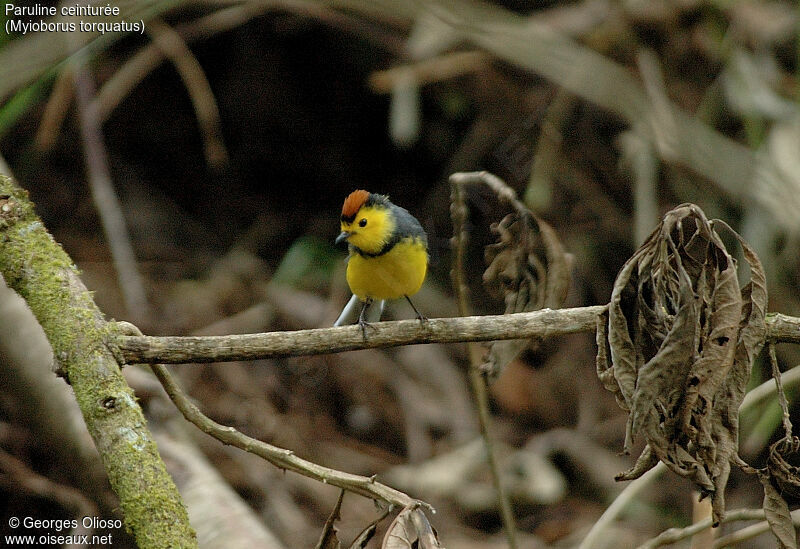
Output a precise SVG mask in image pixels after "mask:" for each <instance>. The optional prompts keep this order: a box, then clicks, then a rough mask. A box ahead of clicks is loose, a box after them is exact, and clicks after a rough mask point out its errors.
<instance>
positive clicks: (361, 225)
mask: <svg viewBox="0 0 800 549" xmlns="http://www.w3.org/2000/svg"><path fill="white" fill-rule="evenodd" d="M358 226H359V227H366V226H367V220H366V218H365V219H362V220H361V221H359V222H358Z"/></svg>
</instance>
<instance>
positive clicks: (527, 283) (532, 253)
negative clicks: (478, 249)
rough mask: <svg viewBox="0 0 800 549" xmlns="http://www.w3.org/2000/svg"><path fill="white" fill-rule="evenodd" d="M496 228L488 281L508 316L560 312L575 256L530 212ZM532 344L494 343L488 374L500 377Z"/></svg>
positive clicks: (486, 368)
mask: <svg viewBox="0 0 800 549" xmlns="http://www.w3.org/2000/svg"><path fill="white" fill-rule="evenodd" d="M491 230H492V232H493V233H494V234H496V235H497V242H496V243H495V244H490V245H489V246H486V250H485V252H484V254H485V257H486V262H487V263H488V265H489V266H488V267H487V269H486V271H485V272H484V273H483V282H484V284H485V285H486V286H487V287H488V288H489V289H490V290H495V293H497V294H499V295H501V296H502V297H503V299H504V301H505V304H506V307H505V313H506V314H510V313H520V312H527V311H535V310H538V309H543V308H546V307H547V308H551V309H557V308H559V307H561V305H562V304H563V303H564V300H565V299H566V297H567V291H568V290H569V282H570V268H571V256H570V255H569V254H567V253H566V252H565V251H564V247H563V246H562V245H561V241H560V240H559V238H558V235H557V234H556V232H555V231H554V230H553V228H552V227H550V225H548V224H547V223H545V222H544V221H542V220H540V219H538V218H536V216H534V215H533V214H532V213H531V212H530V211H527V210H525V211H522V212H521V211H518V210H517V211H514V213H510V214H508V215H507V216H506V217H504V218H503V219H502V220H501V221H500V222H499V223H493V224H492V226H491ZM530 344H531V341H530V340H508V341H496V342H494V343H492V345H491V348H490V350H489V354H488V357H487V360H486V362H485V364H484V365H483V369H484V371H486V372H487V373H489V375H492V376H496V375H497V374H499V373H500V371H502V369H503V368H504V367H505V366H506V365H507V364H508V363H509V362H511V361H512V360H513V359H514V358H516V357H517V355H519V353H521V352H522V351H523V350H524V349H526V348H527V347H528V346H529V345H530Z"/></svg>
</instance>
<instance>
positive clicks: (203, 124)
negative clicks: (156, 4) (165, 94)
mask: <svg viewBox="0 0 800 549" xmlns="http://www.w3.org/2000/svg"><path fill="white" fill-rule="evenodd" d="M147 29H148V33H149V34H150V37H151V38H152V39H153V42H155V43H156V45H157V46H158V48H159V49H160V50H161V51H162V52H163V53H164V55H166V56H167V57H168V58H169V60H170V61H171V62H172V64H173V65H174V66H175V70H177V71H178V74H180V76H181V80H183V85H184V86H186V91H187V92H188V93H189V97H190V99H191V100H192V106H193V107H194V113H195V116H196V117H197V123H198V124H199V126H200V134H201V135H202V137H203V145H204V146H203V149H204V151H205V156H206V162H208V165H209V166H211V167H214V168H219V167H220V166H223V165H225V164H226V163H227V162H228V151H227V150H226V149H225V143H224V142H223V141H222V124H221V123H220V119H219V107H217V100H216V98H215V97H214V92H213V91H212V90H211V84H209V82H208V79H207V78H206V74H205V72H204V71H203V67H202V66H200V62H199V61H198V60H197V58H196V57H195V56H194V54H193V53H192V50H190V49H189V46H187V45H186V42H184V41H183V39H182V38H181V36H180V34H178V33H177V32H176V31H175V30H174V29H173V28H172V27H170V26H169V25H167V24H166V23H164V22H163V21H161V19H159V18H157V17H154V18H153V19H151V20H150V21H148V23H147Z"/></svg>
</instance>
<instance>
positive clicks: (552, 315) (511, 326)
mask: <svg viewBox="0 0 800 549" xmlns="http://www.w3.org/2000/svg"><path fill="white" fill-rule="evenodd" d="M604 309H605V306H604V305H595V306H591V307H578V308H574V309H558V310H551V309H542V310H540V311H534V312H530V313H517V314H511V315H492V316H467V317H458V318H432V319H429V320H428V321H426V322H425V323H424V324H423V325H420V322H419V321H418V320H416V319H413V320H400V321H397V322H376V323H374V324H372V326H373V327H374V328H375V329H374V330H370V331H369V338H368V339H366V340H365V339H364V336H363V334H362V332H361V328H360V327H359V326H356V325H353V326H341V327H338V328H318V329H314V330H297V331H288V332H266V333H261V334H242V335H227V336H186V337H179V336H159V337H156V336H125V335H119V336H118V337H117V338H116V345H117V346H118V347H119V350H120V352H121V353H122V356H123V357H124V359H125V362H126V363H128V364H137V363H147V364H155V363H162V364H185V363H189V362H228V361H235V360H260V359H263V358H278V357H287V356H307V355H322V354H329V353H341V352H343V351H354V350H360V349H376V348H383V347H399V346H401V345H415V344H420V343H459V342H464V341H494V340H502V339H524V338H530V337H537V338H542V339H547V338H550V337H554V336H560V335H565V334H573V333H576V332H589V331H591V330H594V326H595V318H596V317H597V315H598V314H600V313H601V312H602V311H603V310H604ZM796 337H798V338H800V333H798V334H797V336H796Z"/></svg>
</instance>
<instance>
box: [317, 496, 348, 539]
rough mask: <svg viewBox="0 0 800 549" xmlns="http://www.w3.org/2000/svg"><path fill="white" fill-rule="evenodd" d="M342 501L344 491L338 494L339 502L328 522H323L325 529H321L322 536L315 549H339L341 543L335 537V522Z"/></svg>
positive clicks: (337, 518)
mask: <svg viewBox="0 0 800 549" xmlns="http://www.w3.org/2000/svg"><path fill="white" fill-rule="evenodd" d="M343 499H344V490H342V491H341V492H340V493H339V500H338V501H337V502H336V506H335V507H334V508H333V511H331V514H330V516H329V517H328V520H326V521H325V527H324V528H323V529H322V535H321V536H320V538H319V541H318V542H317V545H316V549H341V547H342V543H341V542H340V541H339V538H338V536H337V535H336V526H335V524H336V521H337V520H339V511H340V510H341V508H342V500H343Z"/></svg>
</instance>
